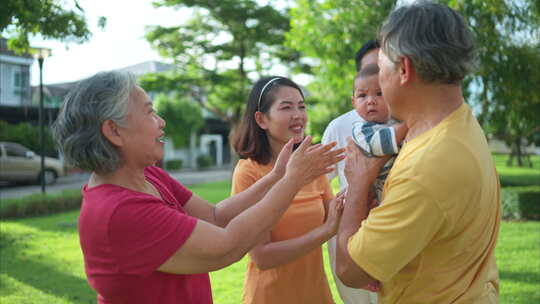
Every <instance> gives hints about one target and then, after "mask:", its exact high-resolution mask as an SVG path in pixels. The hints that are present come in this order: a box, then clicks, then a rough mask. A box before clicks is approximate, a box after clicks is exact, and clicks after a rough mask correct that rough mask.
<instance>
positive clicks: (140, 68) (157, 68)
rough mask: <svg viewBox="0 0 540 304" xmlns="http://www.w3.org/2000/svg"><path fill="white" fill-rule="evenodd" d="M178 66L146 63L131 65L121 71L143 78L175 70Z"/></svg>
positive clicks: (156, 62) (153, 62)
mask: <svg viewBox="0 0 540 304" xmlns="http://www.w3.org/2000/svg"><path fill="white" fill-rule="evenodd" d="M175 68H176V66H175V65H173V64H168V63H163V62H159V61H153V60H150V61H145V62H141V63H138V64H134V65H130V66H127V67H125V68H120V69H118V70H120V71H127V72H131V73H133V74H135V75H136V76H141V75H144V74H148V73H159V72H165V71H169V70H173V69H175Z"/></svg>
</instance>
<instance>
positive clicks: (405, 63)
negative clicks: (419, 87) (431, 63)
mask: <svg viewBox="0 0 540 304" xmlns="http://www.w3.org/2000/svg"><path fill="white" fill-rule="evenodd" d="M399 78H400V83H401V84H407V83H410V82H411V81H413V80H414V79H415V78H416V70H415V69H414V66H413V63H412V60H411V59H410V58H409V57H406V56H403V57H401V64H400V66H399Z"/></svg>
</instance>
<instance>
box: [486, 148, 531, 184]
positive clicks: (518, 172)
mask: <svg viewBox="0 0 540 304" xmlns="http://www.w3.org/2000/svg"><path fill="white" fill-rule="evenodd" d="M507 159H508V155H504V154H493V161H494V162H495V165H496V167H497V172H499V176H500V179H501V184H502V185H503V186H527V185H540V156H538V155H533V156H531V161H532V163H533V167H532V168H529V167H518V166H516V165H515V161H514V166H512V167H508V166H507V165H506V161H507Z"/></svg>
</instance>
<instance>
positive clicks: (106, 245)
mask: <svg viewBox="0 0 540 304" xmlns="http://www.w3.org/2000/svg"><path fill="white" fill-rule="evenodd" d="M145 176H146V179H147V180H148V181H149V182H150V183H152V184H153V185H154V186H155V187H156V189H157V190H158V191H159V192H160V194H161V197H162V198H163V200H160V199H158V198H156V197H154V196H151V195H148V194H146V193H141V192H137V191H133V190H130V189H127V188H123V187H121V186H117V185H110V184H105V185H99V186H96V187H93V188H90V189H88V187H87V185H85V186H84V188H83V190H82V193H83V203H82V207H81V214H80V216H79V237H80V242H81V248H82V252H83V255H84V263H85V268H86V275H87V277H88V282H89V283H90V285H91V286H92V287H93V288H94V289H95V290H96V291H97V293H98V303H100V304H101V303H103V304H105V303H107V304H108V303H112V304H119V303H130V304H137V303H141V304H142V303H162V304H167V303H197V304H199V303H203V304H207V303H212V292H211V289H210V280H209V277H208V274H207V273H202V274H170V273H164V272H160V271H157V268H158V267H159V266H161V265H162V264H163V263H164V262H165V261H166V260H167V259H168V258H169V257H171V256H172V255H173V254H174V253H175V252H176V250H178V248H180V247H181V246H182V244H184V242H185V241H186V240H187V238H188V237H189V236H190V234H191V233H192V231H193V229H194V228H195V225H196V223H197V220H196V219H195V218H194V217H191V216H189V215H187V213H186V212H185V211H184V208H183V207H182V206H183V205H185V203H186V202H187V201H188V200H189V199H190V198H191V196H192V193H191V191H189V190H188V189H187V188H185V187H184V186H183V185H181V184H180V183H178V182H177V181H176V180H174V179H173V178H171V177H170V176H169V175H168V174H167V173H166V172H165V171H163V170H161V169H159V168H157V167H148V168H146V170H145Z"/></svg>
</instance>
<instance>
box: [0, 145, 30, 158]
mask: <svg viewBox="0 0 540 304" xmlns="http://www.w3.org/2000/svg"><path fill="white" fill-rule="evenodd" d="M4 149H5V150H6V155H7V156H17V157H25V156H26V151H28V150H27V149H25V148H23V147H18V146H13V145H5V146H4Z"/></svg>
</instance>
